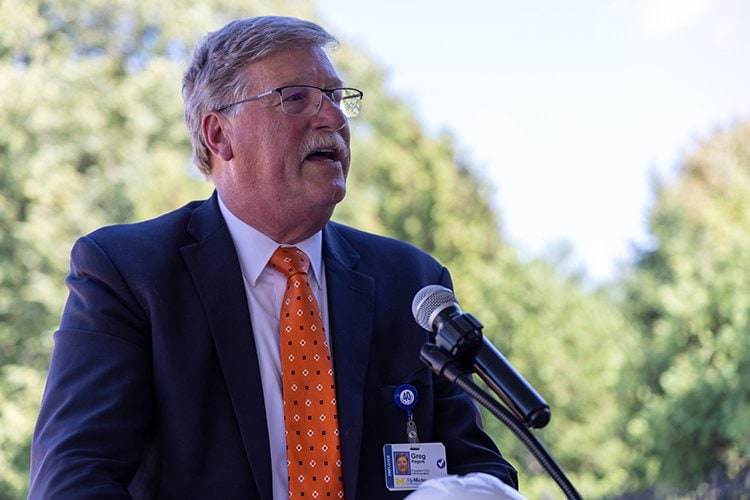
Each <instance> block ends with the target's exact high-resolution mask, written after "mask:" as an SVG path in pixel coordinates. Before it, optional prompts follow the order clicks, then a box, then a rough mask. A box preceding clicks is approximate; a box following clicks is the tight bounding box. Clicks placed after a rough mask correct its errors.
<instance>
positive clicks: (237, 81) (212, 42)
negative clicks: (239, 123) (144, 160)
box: [182, 16, 337, 176]
mask: <svg viewBox="0 0 750 500" xmlns="http://www.w3.org/2000/svg"><path fill="white" fill-rule="evenodd" d="M336 44H337V41H336V38H334V37H333V36H332V35H331V34H329V33H328V32H327V31H326V30H324V29H323V28H321V27H320V26H318V25H317V24H315V23H312V22H310V21H305V20H302V19H296V18H293V17H280V16H261V17H252V18H249V19H239V20H236V21H232V22H230V23H229V24H227V25H226V26H224V27H223V28H221V29H219V30H217V31H214V32H212V33H209V34H208V35H206V36H205V37H204V38H203V39H202V40H201V41H200V42H199V43H198V45H197V46H196V47H195V51H194V52H193V59H192V61H191V62H190V66H189V67H188V68H187V70H186V71H185V74H184V76H183V78H182V97H183V99H184V101H185V122H186V123H187V127H188V131H189V133H190V139H191V141H192V143H193V161H194V162H195V164H196V165H197V166H198V168H199V169H200V170H201V172H203V173H204V174H205V175H207V176H208V175H210V173H211V161H210V158H211V151H210V150H209V149H208V146H207V145H206V142H205V140H204V138H203V133H202V131H201V121H202V120H203V115H204V114H205V113H207V112H209V111H212V110H215V109H217V108H219V107H221V106H222V105H225V104H227V103H229V102H232V101H236V100H239V99H242V98H243V97H244V96H243V95H242V94H243V92H244V91H245V86H246V85H247V83H248V82H245V81H243V76H244V73H243V72H244V70H245V69H246V68H247V65H248V64H250V63H252V62H255V61H258V60H260V59H263V58H264V57H267V56H269V55H271V54H273V53H275V52H278V51H282V50H294V49H303V48H307V47H322V48H327V47H330V46H335V45H336ZM230 112H232V111H230Z"/></svg>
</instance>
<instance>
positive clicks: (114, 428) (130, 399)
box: [29, 237, 153, 499]
mask: <svg viewBox="0 0 750 500" xmlns="http://www.w3.org/2000/svg"><path fill="white" fill-rule="evenodd" d="M66 282H67V285H68V288H69V297H68V301H67V304H66V306H65V310H64V312H63V316H62V320H61V324H60V328H59V330H58V331H57V332H56V333H55V335H54V348H53V352H52V358H51V362H50V368H49V374H48V377H47V385H46V388H45V392H44V396H43V399H42V404H41V409H40V413H39V417H38V420H37V424H36V428H35V431H34V436H33V439H32V449H31V485H30V492H29V498H34V499H36V498H39V499H41V498H44V499H48V498H100V499H104V498H129V494H128V491H127V488H128V485H129V484H130V482H131V480H132V478H133V476H134V474H135V473H136V470H137V468H138V464H139V462H140V459H141V454H142V451H143V445H144V442H145V439H146V435H147V432H148V429H149V426H150V423H151V421H152V413H153V403H152V402H153V391H152V389H151V388H152V381H151V378H152V375H151V362H150V345H149V338H148V326H147V325H148V322H147V320H146V315H145V314H144V312H143V311H144V309H143V307H141V305H139V304H138V303H137V300H136V298H135V297H134V295H133V294H132V293H131V291H130V290H129V288H128V286H127V284H126V282H125V280H124V279H123V277H122V276H121V275H120V273H119V271H118V269H117V268H116V266H115V265H114V264H113V263H112V262H111V260H110V258H109V257H108V255H107V254H106V253H105V252H104V251H103V249H102V248H100V247H99V246H98V245H97V244H96V242H95V241H94V240H92V239H91V238H88V237H84V238H81V239H80V240H78V241H77V242H76V244H75V245H74V247H73V250H72V255H71V272H70V274H69V275H68V278H67V280H66Z"/></svg>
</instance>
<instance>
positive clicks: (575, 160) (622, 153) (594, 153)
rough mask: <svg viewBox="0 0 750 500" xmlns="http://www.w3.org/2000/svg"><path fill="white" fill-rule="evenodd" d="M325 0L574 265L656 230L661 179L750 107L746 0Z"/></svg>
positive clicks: (529, 250) (528, 225) (346, 29)
mask: <svg viewBox="0 0 750 500" xmlns="http://www.w3.org/2000/svg"><path fill="white" fill-rule="evenodd" d="M315 5H316V6H317V12H318V15H319V16H320V18H321V20H322V21H323V24H324V25H325V27H326V28H328V30H329V31H331V32H332V33H333V34H334V35H335V36H337V37H338V38H339V39H340V40H342V41H345V42H347V43H351V44H353V45H355V46H356V47H358V48H359V49H361V50H363V51H364V52H365V53H367V54H368V55H370V56H371V57H372V58H373V59H374V60H375V61H376V62H377V63H378V65H379V66H380V67H382V68H383V69H384V70H385V71H386V74H387V87H388V88H389V90H391V91H392V92H393V93H395V94H397V95H398V96H400V97H401V98H402V99H403V100H404V101H406V102H407V103H410V105H411V106H412V107H413V109H414V110H415V112H416V114H417V116H418V118H419V120H420V121H421V122H422V124H423V126H424V127H425V129H426V130H427V131H428V133H431V134H432V133H434V134H438V133H441V132H444V131H449V132H450V133H451V134H452V135H453V137H454V138H455V141H456V145H457V149H458V153H459V155H460V156H461V157H462V158H464V159H466V160H468V162H469V164H470V165H471V166H472V167H473V169H474V171H475V173H476V174H477V175H478V176H479V177H481V178H483V179H485V180H486V181H487V182H488V183H489V184H490V185H491V186H492V188H493V198H492V200H491V202H492V204H493V206H494V207H495V209H496V210H497V211H498V213H499V214H500V220H501V226H502V231H503V234H504V236H505V238H506V239H507V240H508V241H510V242H511V244H512V245H514V247H515V248H517V249H518V250H519V252H520V253H521V255H522V256H524V257H525V258H535V257H550V256H554V255H555V254H556V253H557V252H558V250H559V248H561V247H564V246H565V245H567V246H569V247H570V249H571V251H572V256H571V257H570V258H569V259H570V260H569V262H568V265H569V266H570V267H573V268H575V269H578V270H582V271H584V272H585V274H586V275H587V276H588V278H589V280H591V281H593V282H595V283H596V282H605V281H607V280H609V279H613V278H615V277H616V276H617V272H618V269H619V268H620V267H621V266H622V265H627V264H628V263H629V262H632V259H633V248H634V247H643V246H647V245H649V244H651V243H652V242H650V241H649V238H648V213H649V208H650V206H651V203H652V201H653V197H652V193H653V189H652V179H653V178H654V177H659V178H661V179H665V180H669V179H670V178H673V177H674V174H675V172H676V169H677V167H678V166H679V165H680V164H681V162H682V161H683V160H684V158H685V157H686V156H687V155H689V154H690V153H692V152H694V151H695V150H696V149H697V147H698V146H699V144H700V143H701V141H704V140H706V139H707V138H709V137H710V136H711V135H712V134H713V133H714V132H716V131H717V130H720V129H726V128H729V127H731V126H732V125H733V124H735V123H737V121H739V120H743V119H750V29H747V26H749V25H750V2H747V1H745V0H566V1H564V0H525V1H512V2H511V1H509V0H486V1H483V0H463V1H461V2H458V1H456V0H377V1H373V0H367V1H359V0H316V2H315ZM346 83H347V84H348V85H352V86H355V87H356V86H357V85H356V83H357V82H346ZM366 100H367V96H366V94H365V102H364V105H363V106H364V108H363V112H365V113H366V105H367V101H366ZM353 154H354V162H353V166H352V167H353V168H356V151H353Z"/></svg>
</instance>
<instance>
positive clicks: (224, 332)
mask: <svg viewBox="0 0 750 500" xmlns="http://www.w3.org/2000/svg"><path fill="white" fill-rule="evenodd" d="M334 42H335V40H334V39H333V38H332V37H331V35H329V34H328V33H327V32H326V31H324V30H323V29H322V28H320V27H319V26H317V25H315V24H312V23H309V22H307V21H301V20H297V19H292V18H281V17H260V18H253V19H246V20H240V21H235V22H232V23H230V24H228V25H227V26H225V27H224V28H222V29H221V30H219V31H217V32H215V33H211V34H209V35H208V36H207V37H206V38H205V39H204V40H203V42H202V43H201V44H200V45H199V46H198V47H197V48H196V51H195V54H194V57H193V60H192V63H191V65H190V67H189V68H188V69H187V71H186V73H185V77H184V81H183V94H184V98H185V115H186V121H187V124H188V129H189V131H190V134H191V137H192V141H193V145H194V152H195V158H196V162H197V163H198V166H199V168H200V169H201V170H202V171H203V172H205V173H206V174H207V175H208V176H209V177H210V179H211V180H212V181H213V183H214V185H215V188H216V190H215V193H214V195H213V196H212V197H211V198H210V199H208V200H205V201H200V202H193V203H190V204H188V205H186V206H185V207H182V208H181V209H178V210H176V211H174V212H171V213H169V214H166V215H163V216H161V217H159V218H157V219H154V220H151V221H147V222H142V223H138V224H132V225H120V226H114V227H109V228H103V229H100V230H98V231H95V232H94V233H92V234H90V235H88V236H86V237H83V238H81V239H80V240H79V241H77V242H76V244H75V246H74V248H73V250H72V257H71V272H70V275H69V277H68V279H67V284H68V287H69V289H70V295H69V298H68V302H67V305H66V307H65V311H64V313H63V317H62V320H61V324H60V329H59V330H58V331H57V332H56V334H55V347H54V351H53V355H52V360H51V364H50V371H49V376H48V381H47V387H46V390H45V395H44V399H43V402H42V407H41V411H40V415H39V419H38V422H37V426H36V429H35V434H34V439H33V444H32V464H31V492H30V497H31V498H127V497H128V496H129V495H130V496H132V497H134V498H180V499H183V498H222V499H225V498H243V499H251V498H262V499H268V498H277V499H278V498H288V497H289V496H290V495H289V492H290V491H292V490H293V489H294V488H296V487H297V486H296V482H297V481H298V476H297V473H294V477H290V476H292V475H293V474H292V472H291V471H292V467H297V464H296V458H295V459H294V460H292V459H291V457H292V455H291V454H292V451H291V450H290V451H289V452H287V449H286V448H287V443H286V439H292V438H290V437H289V436H287V435H286V434H304V433H300V432H299V431H298V430H297V431H293V430H292V429H293V427H292V426H293V425H295V424H293V423H291V420H292V418H291V417H290V416H289V415H287V413H286V412H287V411H288V410H289V408H288V407H289V403H288V401H285V399H284V398H285V397H286V396H288V394H286V393H291V391H296V390H297V385H294V386H293V389H289V386H288V385H284V384H287V383H288V381H287V376H288V375H287V373H288V371H287V369H286V368H282V367H283V366H284V363H286V362H287V361H286V357H287V356H280V354H279V353H280V349H283V348H285V347H284V346H285V345H286V342H281V344H282V345H281V346H280V340H279V338H280V335H284V334H283V332H282V333H280V328H281V330H284V323H283V322H284V321H286V320H285V319H284V317H282V318H281V319H280V318H279V310H280V308H282V311H283V307H285V306H282V297H284V299H283V302H285V303H286V295H285V294H286V293H287V291H286V290H285V288H286V287H287V284H288V283H291V282H292V281H295V282H296V285H299V284H300V282H304V285H305V286H307V284H308V280H309V285H310V287H311V288H310V290H311V291H310V294H309V297H308V298H309V299H310V302H311V303H312V302H315V303H316V304H315V307H316V308H317V309H315V310H316V311H318V309H319V312H316V313H312V312H311V313H310V315H311V316H318V319H317V320H315V319H313V320H314V321H321V320H320V318H321V317H322V325H321V326H322V328H320V327H315V326H313V327H312V328H313V329H315V330H318V333H319V334H321V335H323V336H322V337H320V338H321V344H323V345H329V346H330V356H331V358H332V360H333V365H332V367H331V368H329V369H328V370H327V371H328V373H329V374H330V373H332V374H333V379H332V383H331V385H332V389H333V390H335V395H334V396H332V397H331V398H321V401H320V404H324V403H325V404H326V405H328V406H331V405H332V407H333V408H334V410H333V412H334V413H333V415H334V418H333V419H328V420H329V422H328V423H331V422H330V421H331V420H333V421H334V423H333V425H334V429H333V431H330V432H327V431H318V430H316V431H315V432H313V431H310V433H311V434H315V433H317V434H318V435H320V434H325V435H326V436H327V438H329V439H333V441H330V442H331V443H334V444H333V445H331V446H330V447H329V446H328V445H324V446H322V448H323V449H325V450H331V449H333V451H332V453H334V455H330V456H334V457H336V458H334V459H333V460H330V461H329V459H328V458H326V459H325V462H326V467H329V466H330V467H338V469H336V470H339V471H341V472H340V476H339V477H340V479H341V482H340V483H339V486H337V487H338V488H340V489H339V490H336V489H335V488H334V489H332V490H330V491H328V492H326V493H325V494H324V495H323V496H325V495H328V494H331V496H338V497H343V496H345V497H346V498H350V499H353V498H357V499H367V498H391V497H392V498H401V497H403V496H405V495H406V494H407V493H408V491H395V492H389V491H388V490H387V489H386V487H385V481H384V468H383V467H384V466H383V447H384V445H386V444H389V443H404V442H406V423H407V414H406V413H405V412H404V410H403V409H401V408H398V407H397V406H396V405H395V404H394V403H393V392H394V389H395V388H396V387H397V386H399V385H402V384H409V385H411V386H413V387H414V388H415V390H416V391H418V393H419V398H420V399H419V404H418V405H417V406H416V407H415V408H414V409H413V418H414V421H415V423H416V425H417V428H418V432H419V437H420V438H421V440H422V441H423V442H439V443H442V444H443V445H444V446H445V455H446V456H445V458H446V460H447V464H448V472H449V473H451V474H457V475H463V474H469V473H474V472H482V473H486V474H490V475H492V476H495V477H496V478H500V479H501V480H503V481H505V482H506V483H508V484H511V485H513V486H515V483H516V474H515V471H514V470H513V468H512V467H511V466H510V465H509V464H508V463H507V462H505V461H504V460H503V458H502V457H501V455H500V453H499V452H498V451H497V449H496V447H495V446H494V444H493V443H492V441H491V440H490V439H489V438H488V437H487V436H486V435H485V434H484V433H483V432H482V430H481V429H480V428H479V426H478V419H477V416H478V415H477V412H476V409H475V407H474V406H473V404H472V403H471V401H470V400H469V399H468V398H467V397H466V396H465V395H463V394H461V393H460V392H459V391H458V390H456V389H455V388H454V387H452V386H451V385H450V384H448V383H447V382H445V381H442V380H439V379H437V378H435V377H433V375H432V373H431V372H430V370H429V369H427V368H426V367H425V366H424V365H423V364H422V363H421V361H420V360H419V349H420V347H421V345H422V344H423V343H424V342H425V340H426V332H424V331H423V330H421V329H420V328H419V327H418V326H417V325H416V323H415V321H414V320H413V318H412V317H411V313H410V305H411V300H412V297H413V296H414V294H415V293H416V292H417V291H418V290H419V289H420V288H422V287H423V286H425V285H427V284H432V283H439V284H442V285H444V286H450V284H451V283H450V276H449V274H448V272H447V270H446V269H445V268H444V267H442V266H441V265H439V264H438V263H437V262H435V261H434V260H433V259H432V258H430V257H429V256H427V255H426V254H424V253H422V252H421V251H419V250H417V249H415V248H413V247H411V246H409V245H407V244H405V243H401V242H398V241H394V240H391V239H387V238H383V237H379V236H374V235H370V234H366V233H363V232H360V231H357V230H354V229H352V228H349V227H346V226H343V225H340V224H336V223H333V222H330V221H329V219H330V217H331V215H332V213H333V210H334V207H335V205H336V204H337V203H338V202H339V201H341V200H342V199H343V198H344V194H345V192H346V177H347V173H348V170H349V125H348V116H353V115H356V113H357V112H358V110H359V103H360V101H361V98H362V93H361V92H360V91H358V90H356V89H350V88H342V87H344V86H343V84H342V82H341V80H340V78H339V76H338V75H337V73H336V71H335V70H334V69H333V66H332V64H331V62H330V61H329V59H328V57H327V55H326V52H325V51H324V48H325V47H328V46H329V45H331V44H333V43H334ZM292 245H293V247H291V246H292ZM279 247H283V248H282V250H281V251H284V252H287V251H291V252H295V255H296V252H299V255H303V254H302V253H301V252H304V257H303V258H302V259H303V260H305V259H307V258H309V261H310V264H311V266H310V268H309V270H308V271H307V274H304V272H303V274H304V276H303V277H301V276H302V275H301V274H296V275H295V276H296V278H294V279H291V278H290V279H289V281H287V277H286V276H283V275H282V274H281V272H279V271H281V269H280V268H279V267H278V266H276V264H273V265H271V264H270V262H273V259H274V258H275V255H276V254H277V252H279V251H280V250H279ZM280 267H285V264H281V265H280ZM294 272H295V273H298V271H294ZM303 278H304V279H303ZM296 285H295V286H296ZM290 286H291V285H290ZM313 296H314V297H313ZM305 314H307V313H305ZM313 320H311V321H313ZM280 322H281V324H280ZM280 325H281V326H280ZM300 328H301V327H300ZM306 328H307V327H306ZM321 329H322V330H324V331H323V332H320V331H319V330H321ZM290 330H291V329H290ZM301 343H303V344H304V343H305V340H304V339H303V340H302V341H301ZM308 343H309V342H308ZM290 344H291V342H290ZM315 344H316V345H317V344H318V342H317V340H316V341H315ZM282 352H283V351H282ZM326 353H327V348H326ZM326 355H327V354H326ZM295 356H296V355H289V356H288V357H289V358H294V357H295ZM280 357H281V358H282V359H281V360H280ZM305 358H306V356H305ZM316 358H317V356H316ZM323 362H328V366H330V361H327V360H324V361H323ZM320 371H321V370H318V372H320ZM322 371H323V372H325V371H326V370H325V369H324V370H322ZM282 372H284V374H283V377H282ZM324 375H325V374H324ZM328 399H330V401H327V400H328ZM329 403H330V405H329ZM308 418H309V417H308ZM310 420H314V419H310ZM316 446H317V445H316ZM290 448H300V449H302V448H304V447H303V446H299V445H295V446H293V447H290ZM310 448H313V446H310ZM287 453H289V456H287ZM327 457H328V455H327ZM329 462H333V463H332V464H329ZM299 466H301V467H302V472H300V473H299V481H302V477H303V475H305V474H306V473H307V472H306V471H307V469H311V470H312V468H314V467H318V466H320V464H318V463H315V461H311V462H310V463H302V460H300V461H299ZM295 470H297V469H295ZM333 475H334V476H336V474H333ZM315 479H316V480H320V478H315ZM329 479H330V478H329V474H328V473H326V475H325V481H324V482H325V483H326V485H327V484H328V482H329ZM333 479H334V481H333V482H334V483H335V482H336V480H337V479H338V477H333ZM295 491H296V490H295ZM331 492H333V493H331ZM312 496H314V495H312Z"/></svg>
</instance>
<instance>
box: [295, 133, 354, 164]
mask: <svg viewBox="0 0 750 500" xmlns="http://www.w3.org/2000/svg"><path fill="white" fill-rule="evenodd" d="M320 150H331V151H334V152H335V153H336V156H337V157H338V158H339V159H340V160H346V159H348V158H349V146H347V144H346V141H344V138H343V137H341V136H340V135H339V134H336V133H329V134H316V135H311V136H309V137H307V138H306V139H305V141H304V142H303V143H302V147H301V149H300V156H301V158H300V161H302V160H304V159H305V158H307V156H308V155H310V154H312V153H314V152H315V151H320Z"/></svg>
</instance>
